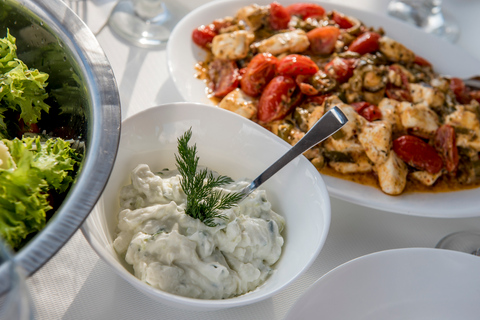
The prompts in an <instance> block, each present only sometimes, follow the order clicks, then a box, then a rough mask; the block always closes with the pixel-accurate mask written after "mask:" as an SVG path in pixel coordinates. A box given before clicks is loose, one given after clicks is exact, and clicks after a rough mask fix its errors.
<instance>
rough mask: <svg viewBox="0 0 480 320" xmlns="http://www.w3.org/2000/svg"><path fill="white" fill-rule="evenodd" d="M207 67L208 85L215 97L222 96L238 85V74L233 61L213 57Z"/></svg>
mask: <svg viewBox="0 0 480 320" xmlns="http://www.w3.org/2000/svg"><path fill="white" fill-rule="evenodd" d="M208 69H209V70H208V76H209V78H210V85H209V86H210V89H211V90H212V92H213V95H214V96H215V97H219V98H222V97H224V96H226V95H227V94H228V93H230V91H232V90H234V89H235V88H237V87H238V84H239V82H240V74H239V71H238V67H237V64H236V63H235V61H231V60H223V59H215V60H213V61H212V62H211V63H210V64H209V68H208Z"/></svg>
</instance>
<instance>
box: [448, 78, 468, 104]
mask: <svg viewBox="0 0 480 320" xmlns="http://www.w3.org/2000/svg"><path fill="white" fill-rule="evenodd" d="M450 90H452V91H453V93H454V94H455V98H456V99H457V101H458V102H460V103H462V104H467V103H469V102H470V100H471V97H470V93H469V89H468V87H467V86H466V85H465V83H464V82H463V80H462V79H460V78H451V79H450Z"/></svg>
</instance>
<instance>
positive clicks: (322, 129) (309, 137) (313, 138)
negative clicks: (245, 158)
mask: <svg viewBox="0 0 480 320" xmlns="http://www.w3.org/2000/svg"><path fill="white" fill-rule="evenodd" d="M347 122H348V119H347V117H346V116H345V114H343V112H342V111H341V110H340V109H339V108H338V107H333V108H331V109H330V110H329V111H328V112H327V113H325V114H324V115H323V117H321V118H320V119H319V120H318V121H317V123H315V125H314V126H313V127H312V128H311V129H310V130H309V131H308V132H307V133H306V134H305V135H304V136H303V138H302V139H300V141H298V142H297V143H296V144H295V145H294V146H293V147H292V148H291V149H290V150H288V151H287V153H285V154H284V155H283V156H282V157H281V158H280V159H278V160H277V161H276V162H275V163H274V164H272V165H271V166H270V167H268V168H267V169H266V170H265V171H264V172H263V173H262V174H261V175H259V176H258V177H257V178H256V179H255V180H253V182H252V183H250V185H248V186H246V187H245V188H243V189H242V190H240V193H241V194H242V195H243V197H242V199H241V200H240V201H242V200H243V199H245V198H246V197H247V196H248V195H249V194H250V193H252V191H253V190H255V189H257V188H258V187H259V186H260V185H261V184H262V183H264V182H265V181H267V180H268V179H270V178H271V177H272V176H273V175H274V174H275V173H277V172H278V171H279V170H280V169H282V168H283V167H284V166H285V165H286V164H287V163H289V162H290V161H292V160H293V159H295V158H296V157H297V156H299V155H301V154H302V153H304V152H305V151H307V150H308V149H310V148H312V147H313V146H315V145H317V144H318V143H320V142H322V141H323V140H325V139H326V138H328V137H330V136H331V135H332V134H334V133H335V132H337V131H338V130H340V129H341V128H342V127H343V126H344V125H345V124H346V123H347Z"/></svg>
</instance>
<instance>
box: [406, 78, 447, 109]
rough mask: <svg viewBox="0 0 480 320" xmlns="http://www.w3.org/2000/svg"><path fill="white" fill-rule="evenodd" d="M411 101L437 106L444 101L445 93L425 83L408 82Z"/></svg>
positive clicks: (431, 106) (432, 106)
mask: <svg viewBox="0 0 480 320" xmlns="http://www.w3.org/2000/svg"><path fill="white" fill-rule="evenodd" d="M410 94H411V95H412V100H413V103H424V104H426V105H427V106H429V107H430V108H439V107H441V106H442V105H443V104H444V103H445V94H444V93H443V92H441V91H440V90H438V89H437V88H433V87H431V86H428V85H426V84H419V83H410Z"/></svg>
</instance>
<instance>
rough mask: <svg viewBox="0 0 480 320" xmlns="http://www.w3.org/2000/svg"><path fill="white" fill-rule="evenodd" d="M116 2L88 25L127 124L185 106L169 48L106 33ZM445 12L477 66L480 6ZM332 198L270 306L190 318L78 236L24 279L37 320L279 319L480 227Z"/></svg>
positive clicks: (459, 2) (365, 2) (375, 3)
mask: <svg viewBox="0 0 480 320" xmlns="http://www.w3.org/2000/svg"><path fill="white" fill-rule="evenodd" d="M80 1H81V0H80ZM206 2H208V0H193V1H188V0H177V1H175V8H176V10H178V11H179V12H184V13H186V12H188V11H189V10H191V9H193V8H194V7H197V6H199V5H201V4H203V3H206ZM331 2H333V3H334V2H337V3H342V4H348V5H351V6H354V7H358V8H363V9H365V10H369V11H375V12H378V13H382V14H386V13H385V12H386V7H387V3H388V1H387V0H344V1H340V0H331ZM114 3H115V1H114V0H91V1H90V0H89V2H87V8H88V10H87V14H86V18H85V21H86V23H87V25H88V26H89V27H90V28H91V29H92V31H94V32H97V31H100V32H99V34H98V36H97V38H98V40H99V42H100V44H101V46H102V47H103V49H104V51H105V53H106V55H107V57H108V59H109V61H110V63H111V65H112V68H113V71H114V73H115V76H116V79H117V82H118V88H119V92H120V98H121V103H122V119H125V118H127V117H129V116H131V115H133V114H135V113H137V112H139V111H142V110H144V109H146V108H149V107H152V106H155V105H159V104H163V103H168V102H176V101H182V98H181V95H180V93H179V92H178V91H177V89H176V87H175V86H174V84H173V81H172V80H171V78H170V77H169V74H168V70H167V60H166V52H165V46H163V47H161V48H158V49H141V48H137V47H133V46H130V45H128V44H127V43H126V42H124V41H122V40H121V39H119V38H117V37H116V36H115V35H114V34H112V33H111V31H110V29H109V28H108V27H105V28H103V29H102V26H103V24H104V23H105V21H106V18H107V15H108V12H110V10H111V8H112V6H113V4H114ZM444 9H445V10H446V11H447V13H448V14H449V15H452V16H453V17H454V18H455V19H456V20H457V22H458V23H459V25H460V29H461V31H462V33H461V35H460V38H459V41H458V42H457V45H458V46H460V47H461V48H463V49H464V50H466V51H467V52H469V53H470V54H471V55H473V56H475V57H476V58H477V59H479V60H480V41H478V34H480V33H479V31H480V22H479V19H478V13H479V12H480V2H479V1H476V0H445V1H444ZM478 73H479V74H480V70H478ZM331 200H332V222H331V227H330V232H329V235H328V238H327V241H326V244H325V247H324V249H323V250H322V252H321V253H320V255H319V256H318V258H317V259H316V261H315V263H314V264H313V265H312V266H311V268H310V269H309V270H308V271H307V272H306V273H305V274H303V275H302V276H301V277H300V278H299V279H298V280H297V281H295V282H294V283H293V284H291V285H290V286H289V287H288V288H287V289H286V290H284V291H283V292H281V293H280V294H278V295H276V296H275V297H273V298H270V299H268V300H266V301H263V302H260V303H256V304H253V305H250V306H246V307H241V308H233V309H229V310H223V311H217V312H191V311H186V310H180V309H174V308H171V307H168V306H165V305H162V304H160V303H158V302H156V301H154V300H152V299H150V298H149V297H147V296H145V295H143V294H142V293H141V292H139V291H137V290H136V289H135V288H134V287H132V286H131V285H130V284H128V283H127V282H126V281H124V280H123V279H121V278H120V277H119V276H117V275H116V274H115V273H114V272H113V269H111V268H110V267H109V266H108V265H107V264H106V263H105V262H103V260H102V259H101V258H99V257H98V256H97V254H96V253H95V252H94V251H93V249H92V248H91V247H90V245H89V244H88V242H87V241H86V240H85V238H84V236H83V234H82V233H81V231H78V232H76V233H75V234H74V236H73V237H72V239H71V240H70V241H69V242H68V243H67V244H66V245H65V246H64V247H63V248H62V249H61V250H60V251H59V252H58V253H57V254H56V255H55V256H54V257H53V258H52V259H51V260H50V261H49V262H48V263H47V264H46V265H45V266H43V267H42V268H41V269H40V270H39V271H38V272H36V273H35V274H34V275H33V276H32V277H30V278H29V279H28V281H27V283H28V286H29V289H30V292H31V295H32V299H33V302H34V304H35V308H36V319H42V320H43V319H45V320H52V319H73V320H76V319H82V320H85V319H116V320H121V319H212V320H214V319H232V320H234V319H282V318H283V317H284V316H285V314H286V313H287V311H288V310H289V308H290V307H291V306H292V305H293V303H294V302H295V301H296V300H297V298H298V297H299V296H300V295H301V294H302V293H303V292H304V291H305V290H306V289H307V288H308V287H309V286H310V285H311V284H313V283H314V282H315V281H316V280H317V279H318V278H320V277H321V276H322V275H324V274H325V273H327V272H328V271H330V270H332V269H333V268H335V267H337V266H338V265H340V264H342V263H345V262H347V261H349V260H351V259H354V258H357V257H360V256H362V255H365V254H369V253H372V252H376V251H381V250H388V249H394V248H406V247H434V246H435V244H436V243H437V242H438V240H440V239H441V238H442V237H443V236H444V235H446V234H448V233H451V232H455V231H460V230H475V229H476V230H479V229H480V217H478V218H461V219H438V218H423V217H414V216H407V215H400V214H394V213H389V212H383V211H379V210H374V209H369V208H364V207H359V206H356V205H353V204H350V203H347V202H344V201H341V200H336V199H331ZM479 213H480V208H479ZM345 290H348V287H345Z"/></svg>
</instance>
